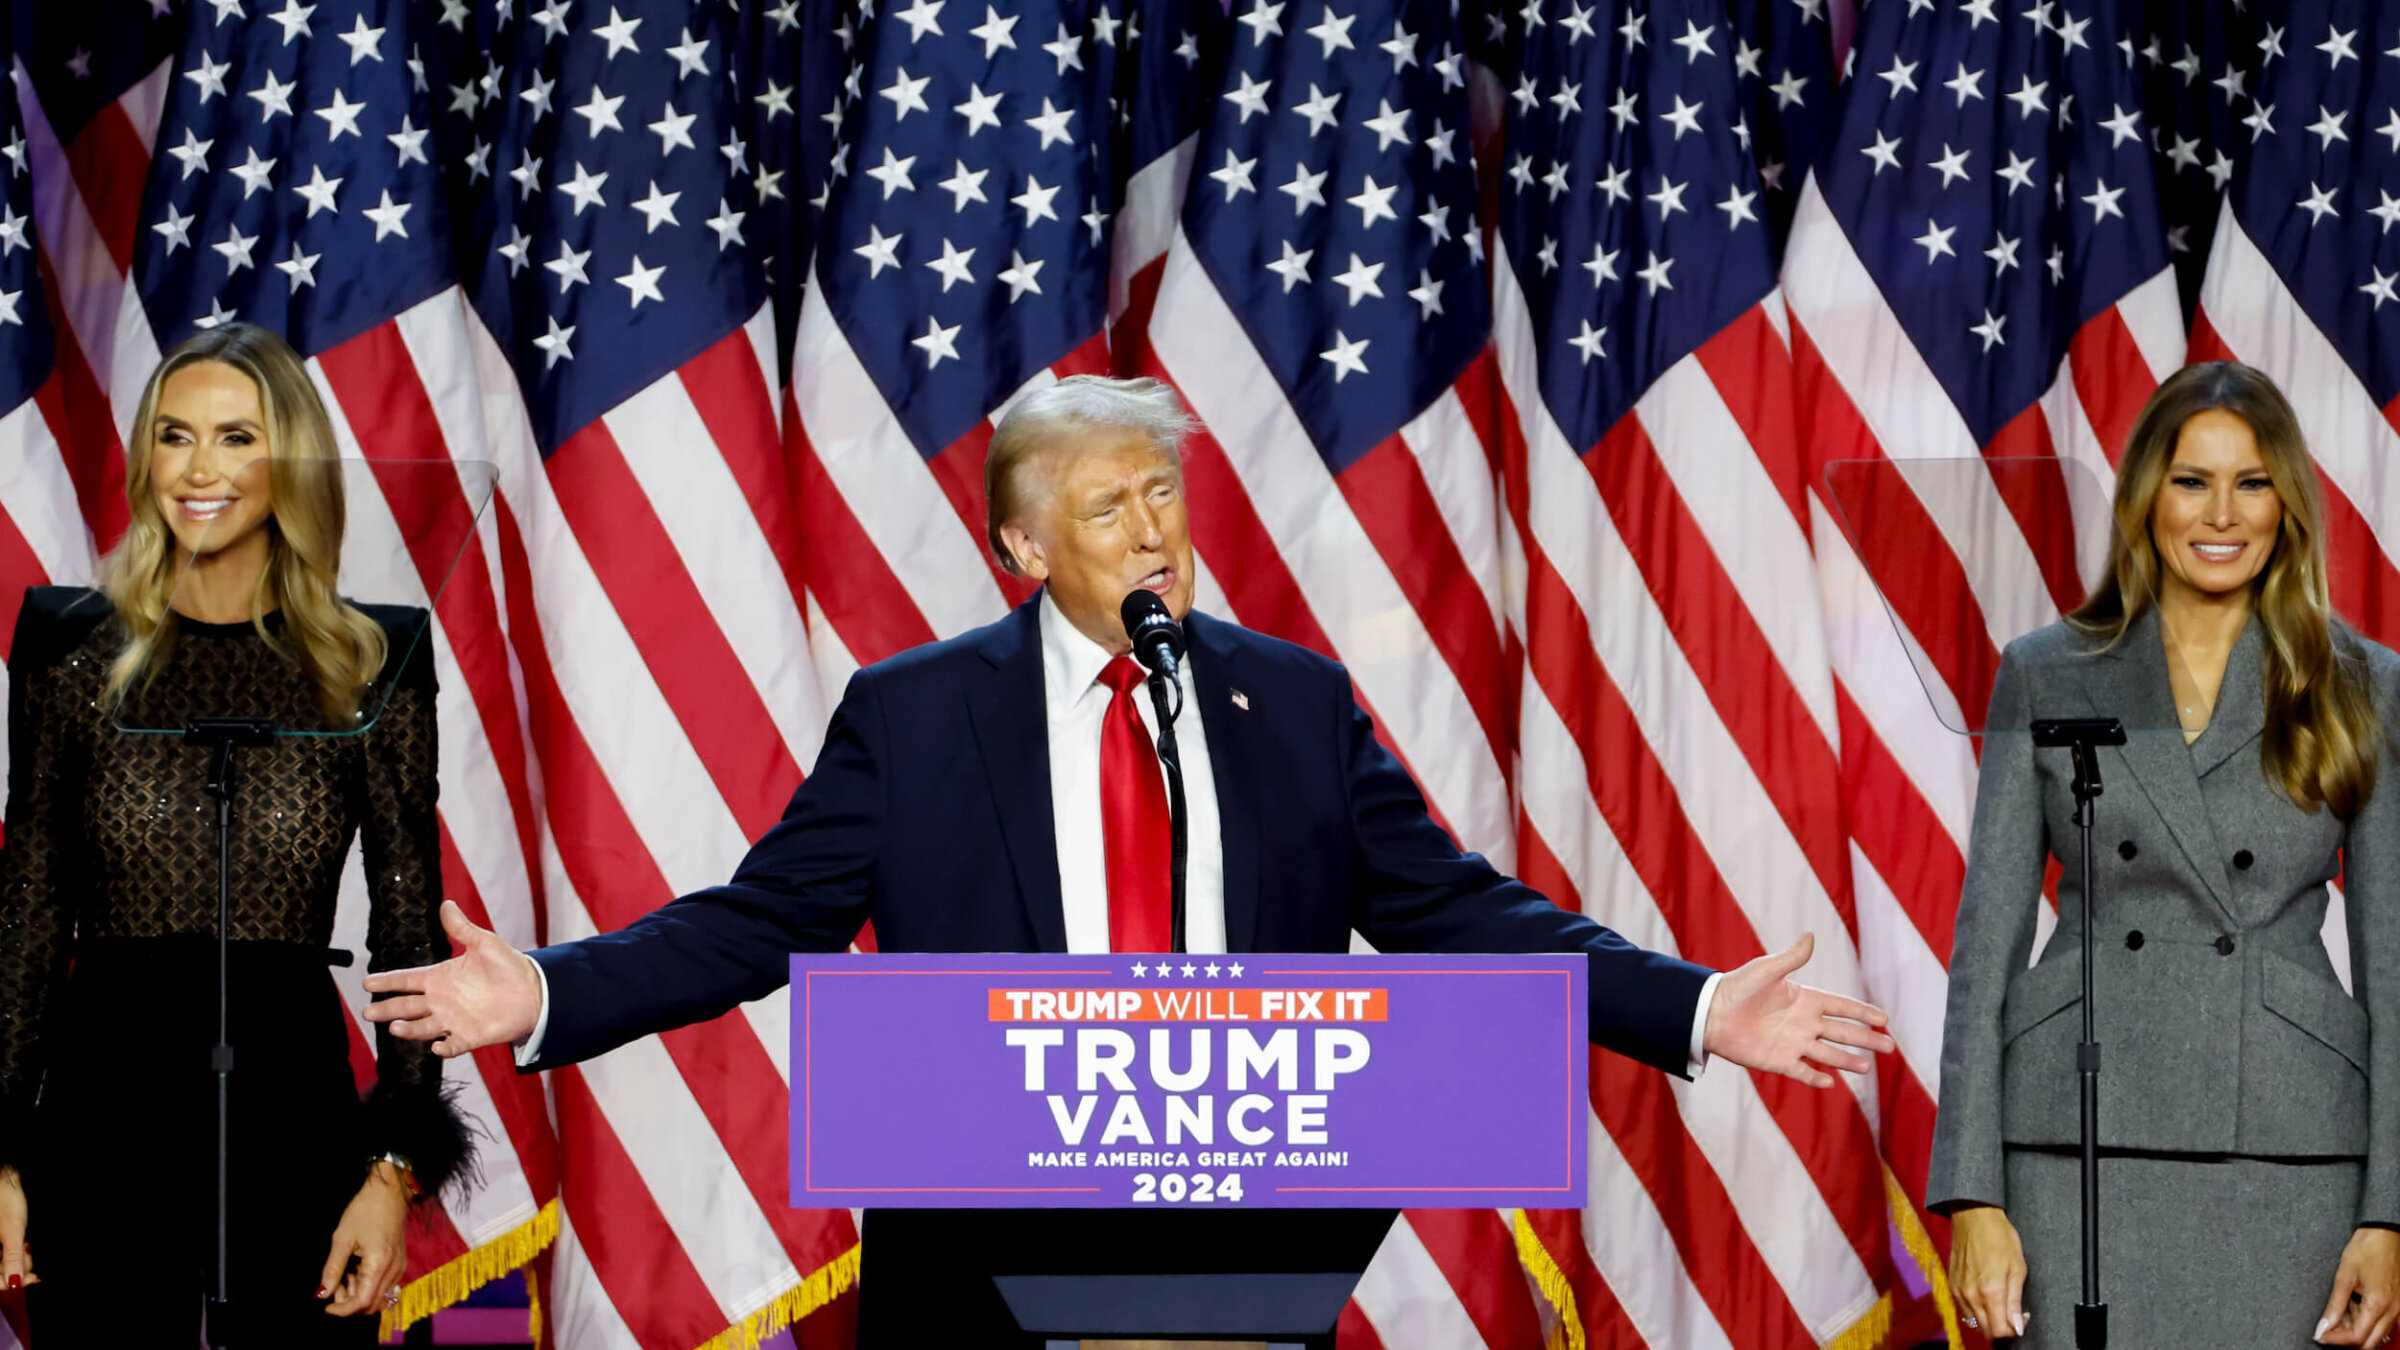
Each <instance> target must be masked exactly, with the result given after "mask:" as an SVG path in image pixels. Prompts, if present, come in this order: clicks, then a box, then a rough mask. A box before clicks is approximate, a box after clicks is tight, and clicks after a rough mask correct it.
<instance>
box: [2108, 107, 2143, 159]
mask: <svg viewBox="0 0 2400 1350" xmlns="http://www.w3.org/2000/svg"><path fill="white" fill-rule="evenodd" d="M2114 107H2115V109H2116V114H2117V115H2116V116H2114V117H2111V118H2109V119H2108V120H2107V121H2105V122H2102V123H2101V124H2100V125H2101V126H2103V127H2106V128H2108V148H2109V149H2111V150H2114V149H2116V148H2117V147H2118V146H2120V145H2123V144H2124V143H2125V142H2127V141H2138V140H2140V139H2141V138H2142V133H2141V132H2140V131H2139V130H2138V129H2137V126H2136V124H2138V123H2139V122H2140V121H2141V120H2142V115H2141V114H2140V113H2139V112H2137V111H2135V110H2133V109H2130V108H2127V107H2126V106H2125V105H2124V104H2121V103H2120V104H2116V105H2114Z"/></svg>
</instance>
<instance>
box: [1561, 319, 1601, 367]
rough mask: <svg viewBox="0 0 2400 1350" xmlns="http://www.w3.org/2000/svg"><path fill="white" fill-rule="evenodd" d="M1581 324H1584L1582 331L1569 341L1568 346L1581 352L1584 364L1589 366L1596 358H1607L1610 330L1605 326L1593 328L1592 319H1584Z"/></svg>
mask: <svg viewBox="0 0 2400 1350" xmlns="http://www.w3.org/2000/svg"><path fill="white" fill-rule="evenodd" d="M1580 322H1581V324H1582V328H1581V330H1580V331H1578V332H1577V333H1576V334H1575V336H1573V337H1571V338H1568V339H1567V345H1568V346H1570V347H1573V348H1574V349H1575V350H1577V351H1579V352H1582V353H1583V364H1584V365H1587V366H1588V365H1590V364H1591V363H1592V361H1593V359H1594V358H1598V357H1606V356H1607V355H1608V347H1607V342H1608V329H1607V327H1606V326H1605V325H1603V326H1602V327H1599V328H1594V327H1592V321H1591V320H1590V319H1584V320H1581V321H1580Z"/></svg>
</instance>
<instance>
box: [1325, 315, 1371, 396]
mask: <svg viewBox="0 0 2400 1350" xmlns="http://www.w3.org/2000/svg"><path fill="white" fill-rule="evenodd" d="M1372 340H1373V339H1371V338H1360V339H1359V340H1358V341H1356V342H1352V341H1351V340H1350V339H1349V338H1348V337H1347V336H1345V335H1344V334H1343V332H1342V330H1341V329H1339V328H1336V329H1334V330H1333V345H1332V346H1331V347H1329V348H1327V349H1325V350H1324V351H1321V352H1318V353H1317V359H1318V360H1320V361H1328V362H1331V363H1332V365H1333V382H1334V383H1335V384H1340V383H1341V382H1342V381H1343V380H1344V379H1345V378H1347V377H1348V376H1351V375H1364V374H1366V373H1367V344H1368V343H1369V342H1370V341H1372Z"/></svg>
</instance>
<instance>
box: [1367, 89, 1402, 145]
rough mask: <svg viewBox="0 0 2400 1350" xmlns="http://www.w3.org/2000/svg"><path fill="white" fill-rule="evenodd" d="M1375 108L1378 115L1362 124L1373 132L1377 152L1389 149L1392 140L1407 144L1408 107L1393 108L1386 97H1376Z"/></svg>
mask: <svg viewBox="0 0 2400 1350" xmlns="http://www.w3.org/2000/svg"><path fill="white" fill-rule="evenodd" d="M1375 108H1376V112H1377V114H1378V115H1377V116H1374V117H1370V118H1368V119H1367V120H1366V121H1365V123H1363V124H1362V125H1364V126H1365V127H1366V129H1367V130H1369V131H1372V132H1374V133H1375V149H1376V151H1377V153H1381V152H1383V151H1386V150H1389V149H1391V148H1392V145H1393V143H1394V142H1397V143H1399V144H1401V145H1407V144H1408V109H1406V108H1394V107H1393V106H1392V105H1391V102H1390V100H1388V99H1377V100H1376V101H1375Z"/></svg>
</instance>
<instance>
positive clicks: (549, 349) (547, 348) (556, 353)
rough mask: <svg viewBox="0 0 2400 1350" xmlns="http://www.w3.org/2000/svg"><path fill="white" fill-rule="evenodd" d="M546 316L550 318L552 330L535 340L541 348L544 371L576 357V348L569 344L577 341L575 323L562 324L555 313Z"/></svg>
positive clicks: (536, 344)
mask: <svg viewBox="0 0 2400 1350" xmlns="http://www.w3.org/2000/svg"><path fill="white" fill-rule="evenodd" d="M546 317H548V319H549V320H550V331H549V332H547V333H544V334H542V335H541V336H539V337H537V338H535V339H534V340H533V345H534V346H536V347H538V348H540V349H541V352H542V369H543V370H544V371H547V370H549V369H550V367H552V366H555V365H557V364H558V363H559V362H561V361H572V360H574V359H575V349H574V347H572V346H571V345H569V344H571V343H573V342H574V341H575V328H574V325H572V324H568V325H564V326H561V325H560V323H559V321H558V316H557V315H555V314H552V315H548V316H546Z"/></svg>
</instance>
